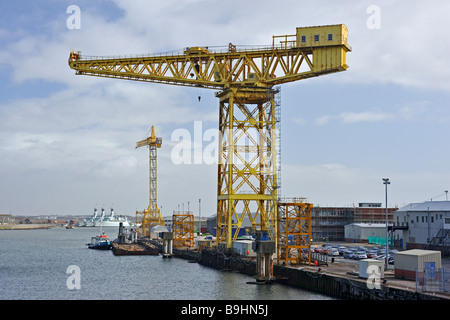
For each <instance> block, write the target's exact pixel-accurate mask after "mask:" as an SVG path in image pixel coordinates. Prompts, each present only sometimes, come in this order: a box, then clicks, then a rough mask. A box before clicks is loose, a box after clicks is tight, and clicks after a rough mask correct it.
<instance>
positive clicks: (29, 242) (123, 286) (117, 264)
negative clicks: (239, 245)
mask: <svg viewBox="0 0 450 320" xmlns="http://www.w3.org/2000/svg"><path fill="white" fill-rule="evenodd" d="M99 231H100V230H99V228H75V229H65V228H51V229H40V230H5V231H0V300H75V299H76V300H332V298H329V297H327V296H324V295H320V294H315V293H311V292H308V291H303V290H300V289H297V288H292V287H289V286H284V285H281V284H273V285H267V286H258V285H251V284H247V283H246V282H247V281H252V280H254V279H253V278H252V277H250V276H247V275H243V274H239V273H232V272H224V271H218V270H215V269H211V268H208V267H205V266H202V265H199V264H197V263H189V262H188V261H186V260H183V259H179V258H173V259H163V258H162V257H161V256H114V255H113V253H112V252H111V251H102V250H91V249H88V248H87V246H86V243H88V242H89V241H90V239H91V237H92V236H94V235H95V234H97V233H99ZM103 231H105V232H106V234H107V235H108V236H109V237H110V238H111V239H112V240H113V239H115V238H116V236H117V232H118V230H117V228H103ZM73 266H75V269H76V270H78V271H77V272H75V273H73V271H72V270H74V269H73V268H74V267H73ZM71 268H72V269H71ZM75 275H76V276H77V277H78V278H77V281H78V280H79V281H78V282H76V281H75V282H74V281H71V279H73V277H74V276H75ZM75 283H79V288H77V287H76V286H75V287H74V285H73V284H75Z"/></svg>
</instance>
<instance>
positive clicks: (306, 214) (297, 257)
mask: <svg viewBox="0 0 450 320" xmlns="http://www.w3.org/2000/svg"><path fill="white" fill-rule="evenodd" d="M311 209H312V204H310V203H304V202H279V203H278V247H277V249H278V250H277V258H278V262H279V263H280V262H284V263H285V264H286V265H288V264H291V263H293V264H297V263H305V264H308V265H309V264H310V263H311V251H310V249H311V243H310V241H311Z"/></svg>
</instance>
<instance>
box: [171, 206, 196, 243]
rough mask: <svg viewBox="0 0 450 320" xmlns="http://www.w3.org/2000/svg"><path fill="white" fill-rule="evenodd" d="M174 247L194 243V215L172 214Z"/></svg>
mask: <svg viewBox="0 0 450 320" xmlns="http://www.w3.org/2000/svg"><path fill="white" fill-rule="evenodd" d="M172 229H173V240H174V244H173V245H174V247H191V246H193V245H194V215H193V214H174V215H173V216H172Z"/></svg>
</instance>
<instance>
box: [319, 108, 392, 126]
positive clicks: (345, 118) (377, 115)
mask: <svg viewBox="0 0 450 320" xmlns="http://www.w3.org/2000/svg"><path fill="white" fill-rule="evenodd" d="M393 118H394V115H392V114H388V113H384V112H370V111H367V112H343V113H341V114H339V115H337V116H331V115H325V116H321V117H319V118H317V119H316V120H315V122H314V123H315V124H316V125H325V124H328V123H330V122H332V121H336V122H339V123H347V124H354V123H360V122H379V121H390V120H392V119H393Z"/></svg>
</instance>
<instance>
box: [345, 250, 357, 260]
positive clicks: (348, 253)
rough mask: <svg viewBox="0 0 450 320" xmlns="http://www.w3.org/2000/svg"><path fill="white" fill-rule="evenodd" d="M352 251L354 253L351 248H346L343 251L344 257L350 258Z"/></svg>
mask: <svg viewBox="0 0 450 320" xmlns="http://www.w3.org/2000/svg"><path fill="white" fill-rule="evenodd" d="M354 253H355V252H354V251H352V250H347V251H345V252H344V258H346V259H352V258H353V254H354Z"/></svg>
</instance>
